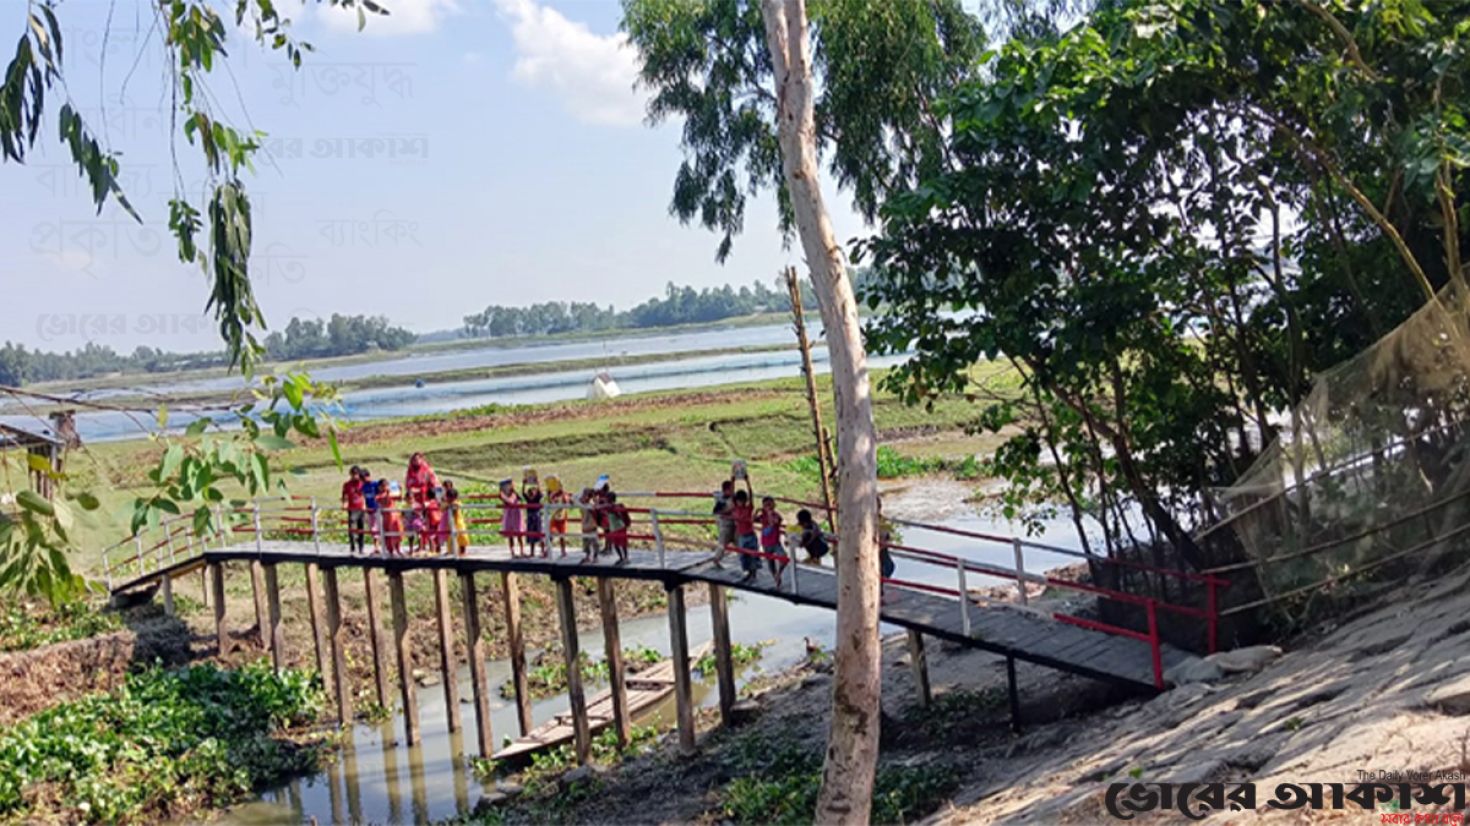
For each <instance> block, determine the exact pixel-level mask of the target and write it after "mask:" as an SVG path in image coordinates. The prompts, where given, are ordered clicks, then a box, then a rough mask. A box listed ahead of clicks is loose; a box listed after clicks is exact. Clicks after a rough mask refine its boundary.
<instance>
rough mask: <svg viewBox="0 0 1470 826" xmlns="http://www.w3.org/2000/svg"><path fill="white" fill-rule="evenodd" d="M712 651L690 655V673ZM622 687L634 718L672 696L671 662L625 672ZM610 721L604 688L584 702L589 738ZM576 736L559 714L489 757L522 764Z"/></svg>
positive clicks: (569, 722) (706, 646)
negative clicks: (538, 753)
mask: <svg viewBox="0 0 1470 826" xmlns="http://www.w3.org/2000/svg"><path fill="white" fill-rule="evenodd" d="M711 647H712V646H711V644H710V643H705V644H704V645H701V646H699V647H697V648H695V649H694V650H693V651H690V652H689V667H690V668H691V669H692V668H693V667H694V664H695V663H697V662H699V660H700V658H701V657H703V656H704V655H705V654H708V653H709V651H710V649H711ZM623 685H624V686H625V687H626V688H627V692H628V717H629V718H636V717H637V716H638V715H639V714H641V713H643V712H644V711H647V710H648V709H650V708H652V707H653V706H656V705H658V704H659V703H661V702H663V701H664V700H665V699H667V698H668V696H669V695H670V694H673V693H674V661H673V660H672V659H667V660H660V661H658V662H657V663H654V664H653V665H651V666H649V667H648V668H645V669H643V670H642V671H639V672H638V673H636V674H634V673H632V672H628V673H627V674H625V675H624V676H623ZM612 721H613V706H612V689H611V688H606V689H603V690H602V691H600V692H598V694H597V695H596V696H594V697H591V698H589V699H588V700H587V726H588V728H589V730H590V731H591V733H592V734H596V733H597V732H599V731H602V730H603V729H605V728H607V727H608V726H610V725H612ZM575 736H576V732H575V730H573V728H572V715H571V713H570V712H568V713H564V714H558V715H556V716H555V717H553V718H551V719H550V720H548V721H546V722H545V723H542V724H541V725H539V726H537V727H536V728H534V729H532V730H531V731H530V733H528V734H526V735H525V736H524V737H521V738H518V739H516V740H512V741H511V742H510V743H509V744H507V745H506V746H505V747H504V748H502V749H501V750H500V751H497V752H495V754H493V755H491V757H492V758H493V759H495V760H502V761H504V760H510V761H516V760H523V759H525V758H527V757H529V756H530V755H531V754H532V753H533V752H538V751H541V750H542V749H549V748H552V747H554V746H559V745H561V744H563V743H570V742H571V741H572V738H573V737H575Z"/></svg>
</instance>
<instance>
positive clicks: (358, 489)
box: [342, 453, 893, 588]
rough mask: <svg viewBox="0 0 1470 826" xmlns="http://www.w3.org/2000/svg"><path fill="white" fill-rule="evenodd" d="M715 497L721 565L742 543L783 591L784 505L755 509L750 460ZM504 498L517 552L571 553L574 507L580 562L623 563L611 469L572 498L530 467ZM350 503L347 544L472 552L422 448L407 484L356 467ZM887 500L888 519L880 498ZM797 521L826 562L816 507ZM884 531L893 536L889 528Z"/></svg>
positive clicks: (769, 500)
mask: <svg viewBox="0 0 1470 826" xmlns="http://www.w3.org/2000/svg"><path fill="white" fill-rule="evenodd" d="M737 482H743V483H744V485H745V487H744V489H743V490H737V489H736V484H737ZM714 498H715V503H714V516H715V524H716V527H717V534H718V539H719V548H718V550H716V552H715V558H714V565H715V567H717V568H723V567H724V564H723V560H724V558H725V555H726V554H727V553H729V552H730V551H732V550H734V551H736V552H737V553H738V554H739V556H740V568H741V570H743V571H744V572H745V577H744V578H743V579H742V580H741V581H742V582H751V581H753V580H754V579H755V578H756V576H757V575H758V574H759V573H760V568H761V560H762V559H764V560H766V564H767V566H768V568H769V569H770V572H771V576H772V578H774V579H775V582H776V587H777V588H780V587H781V576H782V574H783V573H784V572H785V570H786V566H787V565H788V564H790V562H791V557H790V555H789V554H788V552H787V549H786V540H787V539H788V537H787V534H786V531H785V529H784V525H785V520H784V518H783V517H782V516H781V513H780V512H779V511H778V510H777V509H776V500H775V499H774V498H773V497H770V496H766V497H762V499H761V502H760V509H759V510H756V508H755V493H754V491H753V490H752V489H751V485H750V475H749V474H748V473H747V472H746V470H745V465H744V463H743V462H736V463H735V464H734V466H733V467H732V470H731V474H730V478H729V479H726V480H725V481H724V482H722V483H721V485H720V490H719V492H718V493H716V494H715V497H714ZM400 499H401V502H402V504H401V506H400V504H399V503H400ZM499 499H500V505H501V517H500V533H501V535H502V536H504V537H505V540H506V544H507V546H508V547H509V549H510V555H511V556H512V557H522V556H524V557H533V556H535V555H536V553H537V551H538V550H539V551H540V553H541V556H542V557H543V558H546V557H549V556H550V555H551V546H552V545H553V544H556V545H559V546H560V550H561V555H562V556H563V557H565V556H566V555H567V526H568V524H569V521H570V518H571V511H572V509H573V508H576V509H577V510H579V511H580V516H581V538H582V554H583V556H582V560H581V561H582V562H583V563H587V562H592V561H593V560H595V559H596V558H597V557H599V556H602V555H604V554H609V553H611V554H616V555H617V563H616V564H618V565H624V564H627V562H628V529H629V528H630V527H631V525H632V521H633V520H632V515H631V514H630V512H629V510H628V507H627V506H626V505H624V504H622V503H620V502H618V495H617V494H616V493H615V492H614V491H613V490H612V484H611V481H610V480H609V478H608V477H607V476H601V477H599V478H598V480H597V482H596V483H595V484H593V485H592V486H590V487H585V488H583V489H582V492H581V495H580V496H577V497H575V498H573V496H572V495H571V493H570V492H569V491H568V490H567V489H566V488H565V487H563V485H562V483H561V480H560V479H559V478H558V477H556V476H547V477H546V490H545V492H544V493H543V491H542V489H541V483H540V479H539V478H538V477H537V474H536V471H535V470H534V469H532V468H526V469H525V470H524V471H523V474H522V478H521V486H520V488H519V489H517V488H516V486H515V484H514V482H513V480H511V479H504V480H501V482H500V492H499ZM342 505H343V507H344V508H345V509H346V511H347V529H348V534H347V537H348V546H349V548H350V549H351V550H352V551H353V552H354V553H361V552H364V551H365V550H366V546H367V544H368V542H369V540H371V543H372V545H373V547H374V548H375V549H376V548H379V547H381V548H382V549H383V550H384V551H385V552H387V553H388V554H389V555H394V556H396V555H399V554H402V553H404V552H405V550H406V552H407V553H415V552H418V551H429V552H432V553H436V554H437V553H444V552H445V551H446V550H448V551H451V552H458V553H459V554H461V555H463V554H464V553H465V552H466V551H468V549H469V545H470V535H469V531H468V529H467V527H466V519H465V515H464V510H463V508H462V507H461V506H460V493H459V491H458V490H457V489H456V488H455V486H454V483H453V482H451V481H448V480H445V481H444V482H443V483H442V484H441V483H440V481H439V478H438V477H437V476H436V475H435V474H434V470H433V468H431V467H430V466H429V463H428V461H427V460H426V459H425V458H424V455H423V454H422V453H415V454H413V456H411V457H410V458H409V463H408V472H407V474H406V475H405V477H404V485H403V487H399V485H398V483H397V482H390V481H388V480H385V479H378V480H375V479H373V477H372V473H371V472H370V471H368V470H367V469H366V468H363V467H358V466H356V465H354V466H353V467H352V469H351V471H350V473H349V476H348V480H347V482H346V483H344V484H343V485H342ZM879 507H880V521H881V507H882V506H881V503H880V505H879ZM757 526H759V527H757ZM796 528H797V533H796V534H795V535H794V536H791V537H789V538H790V539H791V540H792V541H791V544H792V545H793V546H794V547H795V548H800V549H803V550H805V551H806V553H807V561H808V562H813V563H816V564H821V560H822V558H823V557H825V556H826V555H827V554H828V553H829V552H830V550H831V546H830V545H828V543H827V535H826V534H825V533H824V532H823V531H822V528H821V526H820V525H818V524H817V522H816V520H815V519H813V518H812V513H811V511H809V510H806V509H802V510H799V511H797V513H796ZM883 533H884V534H885V536H884V537H883V538H884V542H885V543H886V542H887V539H888V537H887V536H886V534H887V531H886V530H884V531H883ZM880 555H881V561H882V574H883V576H884V577H885V578H887V577H891V576H892V575H893V558H892V556H891V555H890V554H889V552H888V549H887V548H886V547H884V548H882V550H881V551H880Z"/></svg>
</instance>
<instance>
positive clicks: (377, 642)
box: [362, 568, 392, 709]
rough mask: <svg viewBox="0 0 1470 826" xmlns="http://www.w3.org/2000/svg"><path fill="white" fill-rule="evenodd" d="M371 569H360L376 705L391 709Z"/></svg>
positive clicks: (381, 634) (381, 625)
mask: <svg viewBox="0 0 1470 826" xmlns="http://www.w3.org/2000/svg"><path fill="white" fill-rule="evenodd" d="M374 579H375V577H374V576H373V569H372V568H363V569H362V588H363V593H364V594H365V595H366V597H367V615H368V641H369V642H370V643H372V647H373V680H374V685H375V687H376V688H377V690H378V705H380V706H382V707H383V708H385V709H386V708H391V707H392V700H391V699H389V698H390V697H391V695H390V694H389V693H388V665H387V661H386V660H385V659H384V657H385V656H387V652H386V651H385V650H384V647H383V623H382V621H381V620H379V619H378V587H377V585H376V584H375V583H374V581H373V580H374Z"/></svg>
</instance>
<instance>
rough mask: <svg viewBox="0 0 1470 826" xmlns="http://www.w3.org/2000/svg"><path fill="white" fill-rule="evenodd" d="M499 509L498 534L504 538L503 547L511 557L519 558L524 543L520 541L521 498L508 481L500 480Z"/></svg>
mask: <svg viewBox="0 0 1470 826" xmlns="http://www.w3.org/2000/svg"><path fill="white" fill-rule="evenodd" d="M500 507H501V508H502V509H503V512H502V513H501V515H500V533H501V535H502V536H504V537H505V545H506V547H507V548H509V549H510V555H511V556H512V557H515V556H519V555H520V553H519V551H520V549H521V548H522V547H524V545H525V543H524V542H522V541H521V525H522V524H524V523H523V522H522V520H521V497H520V496H519V495H518V494H516V488H515V485H514V484H512V483H511V481H510V480H509V479H502V480H500Z"/></svg>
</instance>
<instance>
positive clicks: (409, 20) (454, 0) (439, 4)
mask: <svg viewBox="0 0 1470 826" xmlns="http://www.w3.org/2000/svg"><path fill="white" fill-rule="evenodd" d="M378 5H380V6H382V7H383V8H385V9H387V10H388V14H386V15H384V14H373V13H372V12H367V13H366V17H367V25H366V26H365V27H364V28H363V30H362V33H363V34H369V35H377V36H381V37H396V36H399V35H405V34H425V33H427V32H431V31H434V30H435V29H437V28H439V23H440V22H441V21H442V20H443V19H444V18H445V17H447V16H449V15H451V14H454V13H456V12H458V11H459V0H379V2H378ZM317 14H318V15H319V16H320V17H321V19H322V20H323V21H324V22H325V23H326V24H327V25H328V26H330V27H332V28H334V29H337V30H339V31H348V32H355V31H357V26H358V18H357V9H356V8H343V7H341V6H329V5H327V4H325V3H324V4H322V5H320V6H318V7H317Z"/></svg>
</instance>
